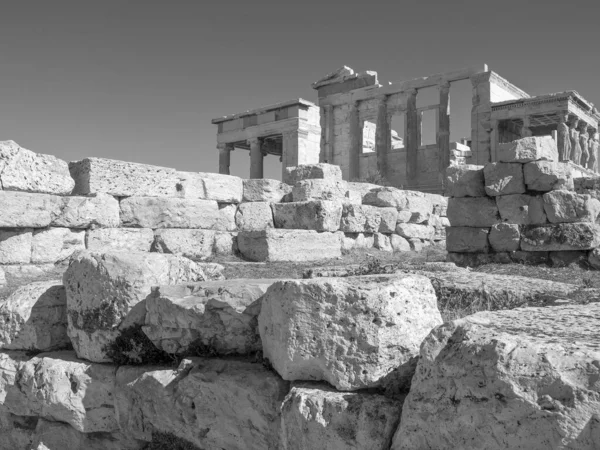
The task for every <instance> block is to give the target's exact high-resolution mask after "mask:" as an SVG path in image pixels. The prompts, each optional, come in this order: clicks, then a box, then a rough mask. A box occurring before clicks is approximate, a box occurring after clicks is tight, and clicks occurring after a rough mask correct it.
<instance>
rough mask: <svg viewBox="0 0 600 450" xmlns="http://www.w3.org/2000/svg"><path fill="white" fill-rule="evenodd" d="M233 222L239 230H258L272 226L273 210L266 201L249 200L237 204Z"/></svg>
mask: <svg viewBox="0 0 600 450" xmlns="http://www.w3.org/2000/svg"><path fill="white" fill-rule="evenodd" d="M235 224H236V226H237V228H238V229H239V230H244V231H259V230H266V229H267V228H273V227H274V224H273V211H272V210H271V204H270V203H268V202H249V203H242V204H241V205H239V206H238V209H237V212H236V214H235Z"/></svg>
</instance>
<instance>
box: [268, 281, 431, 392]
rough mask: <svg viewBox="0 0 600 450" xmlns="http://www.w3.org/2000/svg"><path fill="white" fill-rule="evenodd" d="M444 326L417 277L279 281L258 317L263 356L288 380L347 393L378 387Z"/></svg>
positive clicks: (426, 284)
mask: <svg viewBox="0 0 600 450" xmlns="http://www.w3.org/2000/svg"><path fill="white" fill-rule="evenodd" d="M349 317H351V320H349ZM441 323H442V319H441V316H440V313H439V311H438V308H437V300H436V297H435V292H434V290H433V286H432V285H431V282H430V281H429V280H428V279H427V278H425V277H423V276H419V275H404V276H402V275H394V276H363V277H349V278H343V279H342V278H315V279H309V280H290V281H280V282H277V283H275V284H273V285H271V287H270V288H269V289H268V290H267V293H266V294H265V295H264V297H263V302H262V308H261V311H260V314H259V316H258V328H259V332H260V337H261V339H262V343H263V355H264V357H265V358H267V359H268V360H269V361H270V362H271V364H272V365H273V368H274V369H275V370H276V371H277V372H278V373H279V375H281V377H282V378H283V379H284V380H291V381H294V380H303V381H313V380H314V381H319V380H323V381H327V382H328V383H330V384H331V385H333V386H334V387H335V388H336V389H338V390H345V391H353V390H357V389H364V388H373V387H378V386H381V385H382V383H383V378H384V377H386V376H387V375H389V374H390V372H392V371H393V370H395V369H397V368H399V367H401V366H407V365H410V364H411V359H412V358H414V357H415V356H416V355H417V354H418V351H419V346H420V344H421V341H422V340H423V339H424V338H425V336H427V334H429V332H430V331H431V329H432V328H434V327H435V326H437V325H439V324H441ZM324 330H326V331H324Z"/></svg>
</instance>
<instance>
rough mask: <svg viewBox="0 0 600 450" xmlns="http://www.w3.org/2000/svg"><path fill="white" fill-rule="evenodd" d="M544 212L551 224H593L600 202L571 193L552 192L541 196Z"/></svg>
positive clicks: (599, 211) (599, 208) (598, 211)
mask: <svg viewBox="0 0 600 450" xmlns="http://www.w3.org/2000/svg"><path fill="white" fill-rule="evenodd" d="M542 198H543V200H544V211H546V215H547V216H548V220H549V221H550V222H551V223H564V222H595V221H596V218H597V217H598V214H600V201H598V200H596V199H595V198H592V197H591V196H589V195H585V194H576V193H575V192H571V191H552V192H548V193H546V194H544V195H543V197H542Z"/></svg>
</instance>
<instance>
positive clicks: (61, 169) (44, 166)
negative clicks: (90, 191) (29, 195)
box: [0, 141, 75, 195]
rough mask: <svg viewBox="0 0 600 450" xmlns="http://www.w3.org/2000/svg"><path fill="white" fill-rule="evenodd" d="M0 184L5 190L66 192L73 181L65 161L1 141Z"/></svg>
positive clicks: (60, 193)
mask: <svg viewBox="0 0 600 450" xmlns="http://www.w3.org/2000/svg"><path fill="white" fill-rule="evenodd" d="M0 186H1V187H2V189H4V190H6V191H23V192H37V193H41V194H57V195H67V194H70V193H71V191H72V190H73V187H74V186H75V182H74V181H73V179H72V178H71V174H70V173H69V166H68V164H67V163H66V162H65V161H63V160H61V159H58V158H56V157H55V156H51V155H43V154H40V153H34V152H32V151H30V150H27V149H24V148H23V147H20V146H19V144H17V143H16V142H15V141H0Z"/></svg>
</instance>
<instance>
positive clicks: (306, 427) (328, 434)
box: [281, 382, 402, 450]
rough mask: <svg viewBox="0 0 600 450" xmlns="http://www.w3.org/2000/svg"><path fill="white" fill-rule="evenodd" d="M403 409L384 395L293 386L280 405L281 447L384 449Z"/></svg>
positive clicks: (299, 449)
mask: <svg viewBox="0 0 600 450" xmlns="http://www.w3.org/2000/svg"><path fill="white" fill-rule="evenodd" d="M401 412H402V406H401V403H400V402H399V401H395V400H392V399H389V398H387V397H384V396H383V395H377V394H369V393H362V392H353V393H347V392H337V391H335V390H334V389H332V388H331V387H329V386H327V385H325V384H320V383H319V384H317V383H306V382H304V383H294V385H293V387H292V389H291V391H290V392H289V394H288V395H287V397H286V398H285V400H284V401H283V404H282V405H281V430H282V441H283V442H282V446H283V447H282V448H285V449H287V450H304V449H318V448H323V447H324V446H325V445H326V446H327V447H328V448H331V449H346V448H348V449H370V450H387V449H389V448H390V444H391V442H392V437H393V435H394V432H395V431H396V428H397V427H398V423H399V421H400V414H401Z"/></svg>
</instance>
